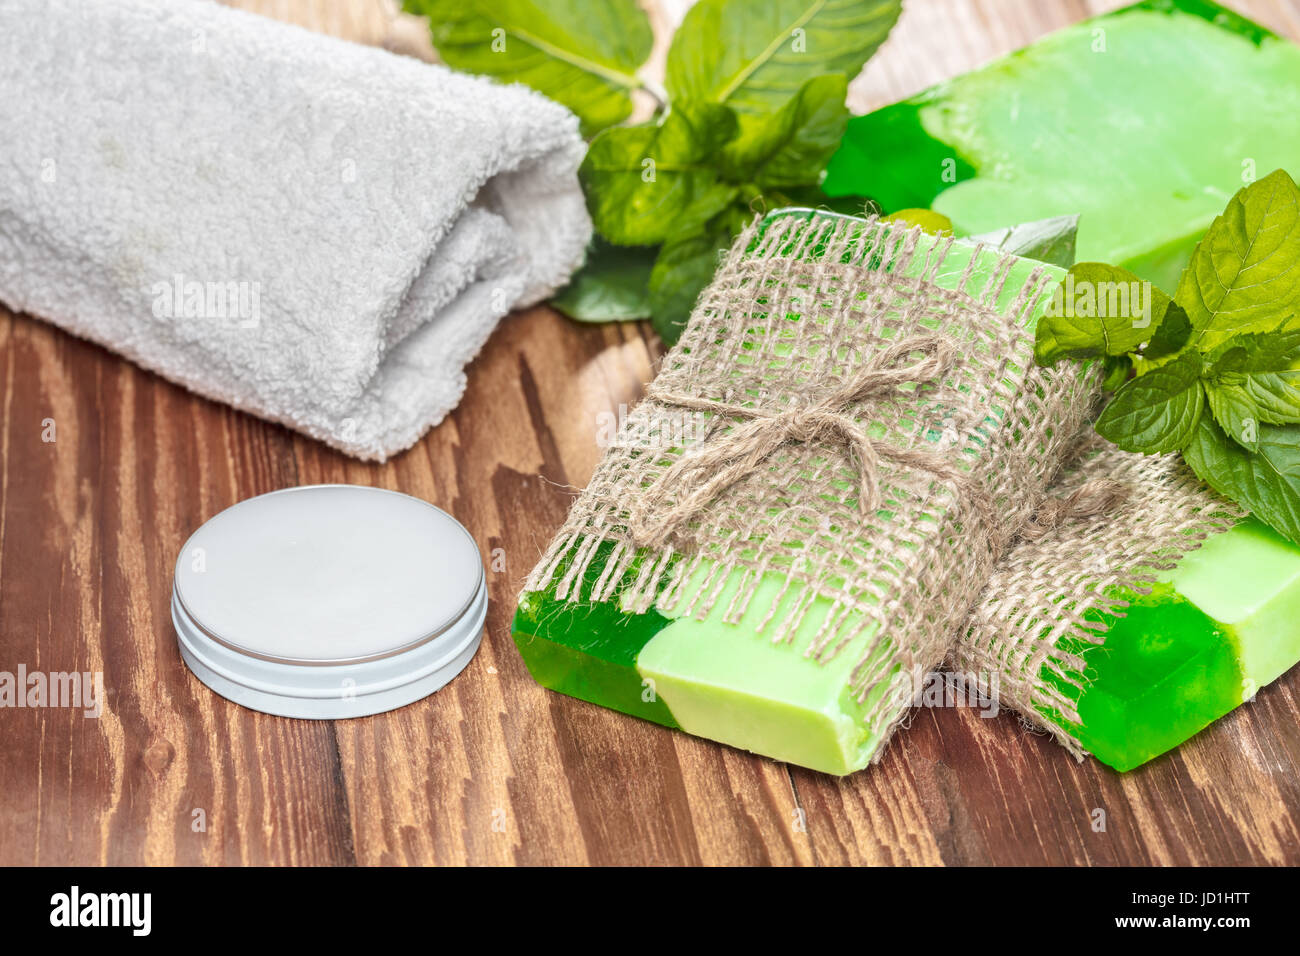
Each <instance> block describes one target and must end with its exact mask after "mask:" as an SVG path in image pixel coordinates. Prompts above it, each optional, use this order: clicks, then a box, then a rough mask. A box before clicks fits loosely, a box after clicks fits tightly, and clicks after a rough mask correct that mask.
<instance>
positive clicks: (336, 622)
mask: <svg viewBox="0 0 1300 956" xmlns="http://www.w3.org/2000/svg"><path fill="white" fill-rule="evenodd" d="M486 615H487V587H486V583H485V581H484V574H483V562H482V560H481V559H480V557H479V551H478V546H477V545H476V544H475V543H474V539H473V538H472V537H470V535H469V532H467V531H466V530H465V528H464V527H463V526H461V524H460V523H459V522H457V521H456V520H455V519H454V518H452V517H451V516H450V515H449V514H447V513H446V512H444V511H442V510H440V509H438V508H435V507H434V506H433V505H431V504H429V503H427V502H424V501H421V500H420V499H418V498H412V497H410V496H409V495H403V494H399V493H397V492H394V491H385V490H382V489H378V488H366V487H361V486H357V485H307V486H303V487H300V488H288V489H285V490H283V491H276V492H272V493H270V494H266V495H260V496H258V497H256V498H249V499H247V500H246V501H241V502H239V503H238V504H236V505H233V506H231V507H230V508H227V509H226V510H225V511H222V512H221V513H220V514H218V515H216V516H215V517H213V518H212V519H211V520H209V521H208V522H207V523H205V524H204V525H203V526H202V527H200V528H199V529H198V531H196V532H195V533H194V535H193V536H192V537H191V538H190V539H189V541H188V542H186V544H185V547H184V548H183V549H182V550H181V554H180V556H179V558H178V559H177V561H176V574H175V579H174V585H173V589H172V621H173V623H174V624H175V626H176V637H177V642H178V643H179V645H180V651H181V656H182V657H183V658H184V660H185V663H186V664H187V665H188V666H189V668H190V670H192V671H193V672H194V674H195V676H197V677H198V678H199V680H201V681H202V682H203V683H205V684H207V685H208V686H209V687H210V688H212V689H213V690H215V691H216V692H217V693H218V694H220V695H221V696H223V697H225V698H228V699H229V700H232V701H235V702H236V703H238V704H243V705H244V706H245V707H251V708H253V709H254V710H260V711H264V712H266V713H269V714H279V715H281V716H285V717H307V718H323V719H337V718H342V717H362V716H365V715H368V714H376V713H380V712H382V711H386V710H392V709H393V708H395V707H401V706H403V705H405V704H409V703H411V702H412V701H416V700H419V699H420V698H422V697H425V696H427V695H429V694H431V693H433V692H434V691H436V690H438V689H439V688H440V687H442V686H443V685H444V684H446V683H447V682H448V681H449V680H451V679H452V678H453V677H455V676H456V675H457V674H459V673H460V672H461V670H463V669H464V667H465V666H466V665H467V664H468V663H469V661H470V659H471V658H472V657H473V656H474V653H475V651H477V650H478V646H479V642H480V640H481V639H482V633H483V622H484V620H485V618H486Z"/></svg>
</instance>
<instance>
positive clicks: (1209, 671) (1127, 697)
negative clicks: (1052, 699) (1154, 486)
mask: <svg viewBox="0 0 1300 956" xmlns="http://www.w3.org/2000/svg"><path fill="white" fill-rule="evenodd" d="M1128 597H1129V598H1130V599H1131V600H1132V601H1133V603H1132V605H1131V606H1130V607H1129V608H1128V609H1127V610H1126V612H1125V615H1124V616H1123V617H1112V616H1109V615H1101V616H1099V618H1098V619H1099V620H1103V621H1105V622H1106V623H1107V625H1108V632H1107V634H1106V642H1105V644H1103V645H1091V644H1079V645H1076V647H1075V648H1074V649H1075V650H1077V651H1079V652H1080V654H1081V656H1082V657H1083V658H1084V661H1085V662H1086V664H1087V669H1086V671H1085V673H1084V675H1083V678H1084V690H1083V692H1082V694H1079V693H1078V691H1077V690H1075V691H1072V692H1071V690H1070V689H1069V688H1068V687H1067V686H1066V685H1064V684H1063V683H1058V686H1060V687H1061V688H1062V689H1063V690H1066V691H1067V693H1073V694H1074V695H1077V698H1076V699H1077V704H1078V709H1079V718H1080V722H1081V723H1080V725H1078V726H1071V728H1070V729H1072V730H1073V731H1074V732H1075V734H1076V735H1077V737H1078V738H1079V741H1080V742H1081V743H1082V744H1083V746H1084V747H1085V748H1086V749H1087V750H1089V751H1090V752H1092V753H1093V754H1094V755H1095V756H1096V757H1097V758H1098V759H1099V760H1101V761H1102V762H1103V763H1107V764H1109V765H1110V766H1112V767H1114V768H1115V769H1117V770H1131V769H1132V768H1134V767H1137V766H1140V765H1141V764H1143V763H1146V762H1147V761H1148V760H1151V759H1152V758H1153V757H1157V756H1159V755H1160V754H1162V753H1165V752H1166V751H1168V750H1170V749H1171V748H1173V747H1176V746H1177V745H1178V744H1180V743H1182V742H1183V741H1184V740H1187V739H1188V738H1189V737H1191V736H1192V735H1193V734H1195V733H1197V732H1198V731H1200V730H1201V729H1203V728H1204V727H1206V726H1208V725H1209V724H1210V723H1211V722H1213V721H1215V720H1217V719H1218V718H1219V717H1222V716H1223V715H1224V714H1226V713H1228V712H1229V711H1231V710H1233V709H1234V708H1236V707H1237V706H1239V705H1240V704H1241V703H1243V702H1244V701H1246V700H1249V699H1251V698H1252V697H1253V696H1254V695H1255V691H1256V690H1258V689H1259V688H1260V687H1263V686H1264V685H1266V684H1269V683H1271V682H1272V681H1274V680H1276V679H1277V678H1278V677H1279V676H1281V675H1282V674H1283V673H1285V672H1286V670H1287V669H1289V668H1290V667H1291V666H1292V665H1293V664H1295V663H1296V661H1297V660H1300V547H1297V546H1295V545H1294V544H1292V543H1290V542H1289V541H1287V540H1285V539H1284V538H1282V537H1281V536H1280V535H1278V534H1277V533H1276V532H1275V531H1273V530H1272V529H1271V528H1269V527H1267V526H1266V525H1264V524H1262V523H1261V522H1259V521H1256V520H1254V519H1246V520H1244V521H1242V522H1239V523H1238V524H1237V525H1235V526H1234V527H1232V528H1230V529H1229V530H1227V531H1225V532H1223V533H1222V534H1218V535H1215V536H1213V537H1211V538H1209V539H1208V540H1207V541H1206V542H1205V544H1204V545H1203V546H1202V547H1201V548H1200V549H1198V550H1196V551H1192V552H1190V553H1189V554H1187V555H1185V556H1184V557H1183V558H1182V560H1180V561H1179V562H1178V564H1177V565H1176V566H1175V567H1174V568H1173V569H1172V570H1170V571H1166V572H1163V573H1162V574H1161V576H1160V578H1159V583H1158V584H1157V585H1156V587H1155V588H1153V589H1152V592H1151V594H1149V595H1145V596H1141V597H1138V596H1133V595H1128ZM1043 676H1044V678H1045V679H1048V680H1051V679H1053V676H1052V675H1051V673H1050V672H1049V671H1047V670H1046V669H1045V670H1044V671H1043ZM1048 716H1049V717H1052V718H1053V719H1055V720H1057V722H1062V721H1061V720H1060V716H1059V715H1054V714H1048Z"/></svg>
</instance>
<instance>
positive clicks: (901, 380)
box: [628, 335, 1002, 556]
mask: <svg viewBox="0 0 1300 956" xmlns="http://www.w3.org/2000/svg"><path fill="white" fill-rule="evenodd" d="M914 352H919V353H921V355H922V358H921V359H920V360H919V361H916V362H914V363H912V364H911V365H905V366H901V367H900V366H899V364H898V363H899V362H901V361H903V360H904V359H906V358H907V357H908V356H910V355H911V354H912V353H914ZM956 358H957V353H956V349H954V348H953V346H952V344H951V343H950V342H946V341H944V340H943V339H941V338H939V337H938V336H934V335H918V336H914V337H912V338H909V339H905V340H903V341H901V342H895V343H893V344H892V345H889V346H886V347H885V348H884V349H881V350H880V351H879V352H877V353H875V354H874V355H873V356H872V357H871V358H869V359H868V360H867V361H865V362H863V363H862V366H861V368H859V370H858V372H857V375H856V376H855V377H853V378H852V379H850V380H849V381H848V382H847V383H845V384H844V385H841V386H840V387H839V388H836V389H833V390H831V391H830V392H829V394H827V395H826V397H824V398H822V399H821V400H819V401H815V402H812V403H811V404H807V405H803V406H799V405H795V406H792V407H789V408H785V409H782V410H777V411H772V410H768V409H763V408H755V407H753V406H749V405H739V404H736V403H734V402H726V401H719V400H716V399H712V398H707V397H701V396H697V395H690V394H685V393H682V392H675V391H672V390H669V389H664V388H656V387H655V386H654V385H653V384H652V385H651V387H650V388H649V389H648V391H647V394H648V396H649V397H650V398H652V399H654V400H655V401H658V402H661V403H664V404H667V405H676V406H678V407H680V408H686V409H690V410H691V411H699V412H708V413H711V414H713V415H715V416H724V417H726V418H730V419H747V420H748V421H747V423H746V424H745V425H742V426H741V427H739V428H736V429H735V430H733V431H732V432H730V433H729V434H726V435H719V436H718V437H715V438H712V439H711V440H709V441H706V442H704V443H703V445H702V447H700V448H699V449H698V450H697V451H696V452H694V453H693V454H690V455H685V456H683V457H682V458H679V459H678V460H677V461H676V462H675V463H674V464H673V465H672V467H670V468H669V469H668V470H667V471H665V472H664V473H663V474H661V475H660V476H659V477H658V478H657V479H655V481H654V483H653V484H651V485H650V487H649V488H647V489H646V490H645V492H644V493H643V494H642V495H640V496H639V497H638V498H637V500H636V501H635V502H634V503H633V505H632V508H631V511H630V513H629V516H628V531H629V532H630V533H631V534H632V538H633V540H634V541H635V542H636V543H637V544H638V545H639V546H642V547H649V548H659V547H663V546H664V545H665V544H667V543H668V540H669V538H670V537H671V536H672V535H673V534H674V533H676V532H677V531H678V529H679V528H681V527H682V526H683V525H685V524H686V523H687V522H689V521H690V519H691V518H693V517H694V516H695V515H696V514H698V513H699V512H700V510H701V509H703V508H704V507H705V506H706V505H708V504H709V503H710V502H711V501H713V500H714V499H715V498H717V496H718V495H719V494H720V493H721V492H722V491H723V490H725V489H726V488H729V487H730V486H731V485H733V484H735V483H736V482H737V481H739V480H740V479H741V478H744V477H745V476H746V475H748V474H751V473H752V472H754V471H755V470H756V469H757V468H758V467H759V465H760V464H761V463H762V462H763V460H764V459H766V458H768V457H769V456H770V455H771V454H772V453H773V452H774V451H776V449H778V448H779V447H781V446H782V445H784V444H786V443H787V442H803V443H807V444H813V445H816V444H821V445H842V446H844V447H846V448H847V449H848V450H849V454H850V456H851V458H852V459H853V460H854V462H855V466H856V468H857V474H858V502H857V503H858V509H859V511H861V512H862V513H864V514H870V513H872V512H874V511H876V510H877V509H879V508H880V504H881V502H880V479H879V476H878V470H879V467H880V459H882V458H885V459H888V460H890V461H892V462H894V463H895V464H897V465H901V466H903V467H906V468H913V469H919V470H921V471H926V472H929V473H930V474H931V475H933V476H934V477H935V478H936V479H937V480H938V481H940V482H943V483H944V484H947V485H948V486H950V487H952V488H954V489H956V490H957V491H958V493H959V494H960V495H961V496H963V497H966V498H968V499H969V500H970V501H971V502H972V503H973V504H974V506H975V507H976V508H977V509H978V510H979V512H980V515H981V523H982V525H983V528H984V529H985V532H986V533H989V534H993V532H994V530H995V529H996V528H997V527H998V524H997V521H996V519H995V515H994V511H993V502H992V499H990V497H989V495H988V493H987V492H986V491H985V490H984V489H983V488H982V487H981V486H980V485H979V484H978V483H977V482H975V481H973V480H972V479H971V478H970V476H969V475H968V474H967V473H966V472H964V471H962V470H961V469H960V468H958V467H956V466H955V465H953V464H952V463H951V461H950V460H949V459H948V458H946V457H944V456H943V455H941V454H938V453H937V452H932V451H927V450H924V449H919V448H900V447H898V446H897V445H893V444H891V443H889V442H887V441H882V440H877V439H873V438H870V437H869V436H868V435H867V433H866V430H865V429H864V428H863V427H862V426H861V425H860V424H858V421H857V419H856V418H854V417H852V416H851V415H850V414H848V413H847V412H846V409H847V408H849V407H851V406H854V405H861V404H864V403H867V402H872V401H879V400H881V399H885V398H890V397H894V396H895V395H896V393H897V390H898V389H899V387H900V386H903V385H908V384H911V385H916V386H918V387H920V386H922V385H926V384H928V383H932V382H935V381H936V380H939V379H942V378H943V376H944V375H946V374H947V373H948V372H950V371H951V370H952V368H953V366H954V365H955V364H956ZM693 473H694V474H704V475H710V474H711V475H712V477H709V478H706V479H705V480H704V481H702V482H699V483H698V484H697V485H695V486H694V487H691V488H688V489H687V490H686V491H685V493H683V494H680V495H679V496H678V498H677V500H676V502H675V503H674V504H673V505H671V506H670V507H667V508H665V507H663V502H664V499H665V498H666V497H667V496H668V495H669V494H670V493H671V492H672V491H673V490H674V489H675V488H680V487H681V486H682V485H683V484H685V483H686V481H687V479H688V477H689V476H690V475H691V474H693ZM1001 548H1002V543H1001V541H1000V539H999V538H998V537H997V536H996V535H994V536H993V549H994V554H995V556H996V555H998V554H1000V552H1001Z"/></svg>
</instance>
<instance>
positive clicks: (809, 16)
mask: <svg viewBox="0 0 1300 956" xmlns="http://www.w3.org/2000/svg"><path fill="white" fill-rule="evenodd" d="M899 9H900V0H700V2H699V3H697V4H695V6H693V7H692V8H691V9H690V12H688V13H687V14H686V17H685V18H684V19H683V20H682V25H681V26H680V27H679V28H678V30H677V34H676V35H675V36H674V37H673V43H672V46H671V47H670V48H669V50H668V64H667V69H666V73H665V78H664V79H665V86H666V87H667V89H668V93H669V95H670V96H671V97H672V98H673V99H674V100H677V99H679V98H685V99H696V100H711V101H713V102H717V103H726V104H728V105H730V106H732V107H733V108H734V109H735V110H736V112H737V113H739V114H741V117H742V126H743V127H748V126H749V125H750V122H751V117H754V116H759V115H762V114H763V113H771V112H773V111H774V110H776V109H778V108H780V107H781V106H782V105H783V104H784V103H785V102H786V101H787V100H789V99H790V98H791V97H792V96H794V95H795V93H796V92H797V91H798V90H799V88H800V87H802V86H803V85H804V83H805V82H806V81H807V79H808V77H809V75H810V74H823V73H826V74H838V75H839V76H842V77H844V78H845V79H846V80H851V79H853V77H855V76H857V74H858V72H859V71H860V70H861V69H862V65H863V64H864V63H866V62H867V60H868V59H869V58H870V56H871V54H873V53H875V52H876V49H877V48H878V47H879V46H880V44H881V43H883V42H884V40H885V37H887V36H888V35H889V31H890V28H891V27H893V25H894V21H895V20H897V19H898V14H899Z"/></svg>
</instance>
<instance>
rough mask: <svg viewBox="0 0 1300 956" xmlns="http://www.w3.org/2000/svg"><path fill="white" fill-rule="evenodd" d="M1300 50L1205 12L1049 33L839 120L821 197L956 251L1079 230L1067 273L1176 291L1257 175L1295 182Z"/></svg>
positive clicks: (1144, 12)
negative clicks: (919, 222) (920, 213)
mask: <svg viewBox="0 0 1300 956" xmlns="http://www.w3.org/2000/svg"><path fill="white" fill-rule="evenodd" d="M1297 116H1300V47H1297V46H1295V45H1294V44H1292V43H1289V42H1288V41H1286V40H1284V39H1281V38H1279V37H1277V36H1274V35H1273V34H1271V33H1269V32H1268V31H1267V30H1265V29H1264V28H1263V27H1261V26H1259V25H1258V24H1255V23H1252V22H1250V21H1248V20H1246V19H1244V18H1242V17H1241V16H1239V15H1237V14H1235V13H1233V12H1231V11H1229V10H1226V9H1224V8H1223V7H1220V6H1218V5H1217V4H1214V3H1210V2H1206V0H1151V2H1147V3H1140V4H1138V5H1136V6H1133V7H1127V8H1125V9H1122V10H1119V11H1117V12H1115V13H1110V14H1107V15H1105V16H1101V17H1098V18H1096V19H1093V20H1089V21H1086V22H1083V23H1079V24H1076V25H1074V26H1071V27H1068V28H1067V29H1064V30H1061V31H1059V32H1057V33H1053V34H1051V35H1049V36H1047V37H1045V38H1044V39H1041V40H1039V41H1037V42H1036V43H1034V44H1033V45H1032V46H1029V47H1027V48H1025V49H1023V50H1020V51H1019V52H1017V53H1014V54H1012V55H1010V56H1007V57H1005V58H1003V59H1001V60H997V61H995V62H994V63H992V64H990V65H988V66H986V67H984V68H982V69H979V70H976V71H974V72H971V73H967V74H964V75H962V76H959V77H956V78H955V79H952V80H949V81H947V82H945V83H941V84H939V85H938V86H935V87H932V88H931V89H929V90H927V91H925V92H923V93H920V94H918V95H917V96H914V97H912V98H911V99H908V100H905V101H903V102H901V103H897V104H894V105H892V106H888V107H885V108H884V109H881V110H878V111H876V112H874V113H871V114H869V115H867V116H862V117H859V118H857V119H854V120H852V121H850V123H849V127H848V131H847V133H846V134H845V138H844V142H843V145H842V147H841V149H840V151H839V152H838V153H837V154H836V155H835V156H834V157H833V158H832V160H831V162H830V166H829V169H828V172H827V176H826V181H825V184H824V188H825V190H826V191H827V192H828V193H829V194H831V195H833V196H838V195H869V196H874V197H875V198H876V199H877V200H878V201H879V202H880V203H881V204H882V205H883V206H884V208H885V209H886V211H888V210H892V209H899V208H905V207H920V208H924V207H932V208H934V209H935V210H936V211H938V212H941V213H943V214H944V215H946V216H948V217H949V218H950V219H951V220H952V222H953V224H954V226H955V228H956V231H957V234H958V235H964V234H966V233H976V232H984V231H987V230H990V229H995V228H997V227H999V226H1005V225H1009V224H1011V223H1016V222H1028V221H1030V220H1033V219H1041V218H1044V217H1047V216H1054V215H1067V214H1073V213H1078V214H1079V215H1080V224H1079V237H1078V258H1079V260H1080V261H1101V262H1109V263H1112V264H1115V265H1122V266H1126V267H1127V268H1129V269H1131V270H1132V271H1134V272H1136V273H1137V274H1138V275H1139V276H1141V277H1142V278H1144V279H1148V280H1150V281H1152V282H1154V283H1155V284H1156V285H1157V286H1158V287H1160V288H1163V289H1165V290H1166V291H1169V292H1172V291H1173V290H1174V288H1176V286H1177V284H1178V278H1179V276H1180V274H1181V272H1182V268H1183V266H1184V265H1185V264H1186V263H1187V260H1188V258H1189V257H1190V254H1191V250H1192V248H1193V246H1194V245H1195V244H1196V242H1197V241H1198V240H1199V239H1200V238H1201V236H1202V235H1203V234H1204V233H1205V230H1206V229H1207V228H1208V227H1209V225H1210V223H1211V222H1212V221H1213V219H1214V217H1215V216H1216V215H1218V214H1219V213H1220V212H1221V211H1222V210H1223V207H1224V204H1225V203H1226V202H1227V201H1228V199H1229V198H1230V197H1231V196H1232V195H1233V194H1234V193H1235V192H1236V191H1237V190H1238V189H1240V188H1241V186H1242V184H1243V182H1248V181H1250V180H1251V179H1252V178H1253V177H1254V176H1255V174H1256V173H1257V174H1258V175H1259V176H1263V175H1265V174H1266V173H1268V172H1270V171H1272V170H1273V169H1277V168H1287V169H1293V170H1294V169H1297V168H1300V123H1297V122H1296V117H1297Z"/></svg>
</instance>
